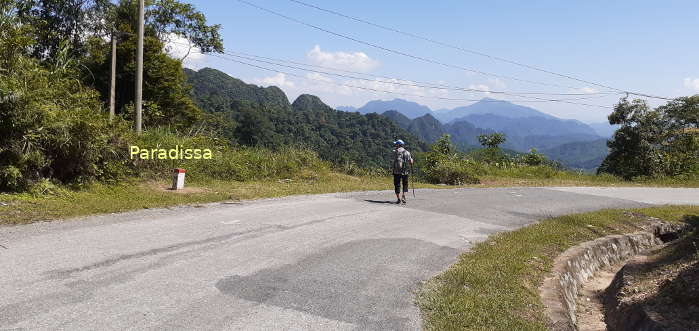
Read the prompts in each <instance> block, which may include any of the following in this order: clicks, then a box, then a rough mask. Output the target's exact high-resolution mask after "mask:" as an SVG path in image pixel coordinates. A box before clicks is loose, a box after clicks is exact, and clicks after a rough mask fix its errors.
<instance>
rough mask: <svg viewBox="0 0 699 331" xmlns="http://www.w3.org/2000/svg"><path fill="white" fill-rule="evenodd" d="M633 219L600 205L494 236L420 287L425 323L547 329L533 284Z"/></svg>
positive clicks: (690, 211) (660, 213) (677, 209)
mask: <svg viewBox="0 0 699 331" xmlns="http://www.w3.org/2000/svg"><path fill="white" fill-rule="evenodd" d="M633 211H634V212H638V213H642V214H645V215H648V216H654V217H659V218H662V219H665V220H668V221H681V220H689V219H690V218H694V219H696V218H697V217H699V216H697V215H699V206H665V207H654V208H643V209H636V210H633ZM634 222H636V219H634V218H633V217H631V216H627V214H625V213H624V211H623V210H602V211H596V212H591V213H584V214H575V215H567V216H561V217H555V218H551V219H547V220H544V221H541V222H539V223H537V224H534V225H531V226H527V227H524V228H522V229H519V230H516V231H512V232H507V233H501V234H497V235H494V236H493V237H491V238H490V239H489V240H487V241H485V242H482V243H479V244H477V245H476V246H474V247H473V249H472V250H471V251H469V252H468V253H465V254H463V255H461V257H460V258H459V261H458V262H457V263H456V264H454V265H453V266H451V267H450V268H449V269H448V270H447V271H445V272H444V273H442V274H440V275H438V276H437V277H435V278H433V279H432V280H430V281H429V282H428V283H427V284H425V286H423V288H422V289H421V290H420V291H419V293H418V305H419V306H420V308H421V310H422V313H423V317H424V326H425V328H426V329H428V330H546V329H547V328H546V323H547V320H546V317H545V315H544V306H543V305H542V303H541V301H540V299H539V291H538V288H539V286H540V285H541V283H542V281H543V278H544V277H545V275H546V274H547V273H548V272H549V271H550V270H551V267H552V264H553V260H554V259H555V258H556V256H558V255H559V254H560V253H562V252H563V251H565V250H566V249H568V248H570V247H572V246H574V245H577V244H579V243H582V242H585V241H589V240H593V239H595V238H598V237H602V236H606V235H610V234H620V233H627V232H633V231H635V230H636V228H635V226H634Z"/></svg>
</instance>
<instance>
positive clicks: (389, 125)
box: [186, 68, 427, 167]
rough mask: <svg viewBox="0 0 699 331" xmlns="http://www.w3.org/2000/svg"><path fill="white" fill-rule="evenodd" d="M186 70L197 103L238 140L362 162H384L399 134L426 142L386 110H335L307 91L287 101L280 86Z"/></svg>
mask: <svg viewBox="0 0 699 331" xmlns="http://www.w3.org/2000/svg"><path fill="white" fill-rule="evenodd" d="M186 74H187V77H188V82H189V83H190V84H191V85H192V98H193V99H194V101H195V103H196V104H197V105H198V106H199V107H200V108H201V109H203V110H204V111H205V112H206V113H208V114H213V115H215V116H216V118H217V120H219V122H220V121H228V122H230V123H231V124H229V125H227V126H226V127H224V128H223V131H224V135H225V136H226V137H228V138H231V139H233V140H234V141H236V142H238V143H242V144H246V145H261V146H267V147H274V146H281V145H296V146H302V147H308V148H310V149H312V150H314V151H317V152H318V153H319V154H320V156H321V157H322V158H324V159H326V160H328V161H331V162H333V163H335V164H338V165H345V164H356V165H359V166H363V167H386V166H387V165H388V164H389V158H390V153H389V151H390V149H391V147H392V145H391V143H392V142H393V141H395V140H396V139H399V138H400V139H403V140H405V141H406V142H407V144H408V147H409V148H411V149H413V150H416V151H423V150H426V148H427V145H426V144H425V143H424V142H422V141H421V140H420V139H418V138H417V137H415V136H414V135H412V134H410V133H408V132H407V131H406V130H404V129H403V128H401V127H399V126H398V125H396V124H395V123H393V122H392V121H391V120H390V119H388V118H387V117H385V116H382V115H378V114H367V115H362V114H358V113H348V112H342V111H337V110H335V109H333V108H331V107H329V106H328V105H326V104H325V103H323V102H322V101H321V100H320V99H319V98H318V97H316V96H313V95H307V94H305V95H301V96H299V97H298V98H297V99H296V100H295V101H294V102H293V104H289V101H288V100H287V97H286V95H285V94H284V93H283V92H282V91H281V90H280V89H278V88H276V87H268V88H263V87H259V86H255V85H250V84H245V83H244V82H242V81H240V80H238V79H236V78H233V77H230V76H228V75H227V74H225V73H223V72H221V71H218V70H215V69H209V68H206V69H201V70H199V71H193V70H187V71H186Z"/></svg>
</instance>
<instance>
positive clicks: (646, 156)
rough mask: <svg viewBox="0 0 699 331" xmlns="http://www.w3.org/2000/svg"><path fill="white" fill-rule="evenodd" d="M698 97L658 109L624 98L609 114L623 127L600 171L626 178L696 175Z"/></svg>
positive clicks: (697, 156) (679, 100)
mask: <svg viewBox="0 0 699 331" xmlns="http://www.w3.org/2000/svg"><path fill="white" fill-rule="evenodd" d="M697 112H699V96H693V97H687V98H678V99H676V100H673V101H670V102H669V103H668V104H666V105H664V106H661V107H658V108H656V109H652V108H650V107H649V106H648V105H647V104H646V102H645V101H643V100H638V99H637V100H633V101H629V100H628V99H626V98H623V99H621V100H620V101H619V103H618V104H617V105H616V106H615V107H614V111H613V112H612V113H611V114H610V115H609V123H611V124H619V125H621V127H620V128H619V129H618V130H617V131H616V132H615V133H614V137H613V138H612V140H610V141H609V142H608V143H607V145H608V147H609V149H610V152H609V155H608V156H607V158H606V159H605V160H604V161H603V162H602V165H601V166H600V168H599V169H598V172H599V173H602V172H605V173H610V174H614V175H617V176H620V177H622V178H625V179H632V178H634V177H641V176H646V177H655V176H675V175H681V174H691V173H694V174H696V173H697V171H698V170H699V169H698V167H699V166H698V163H699V140H698V139H699V138H698V136H697V125H698V120H697V115H696V114H697Z"/></svg>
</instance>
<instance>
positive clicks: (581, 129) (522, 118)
mask: <svg viewBox="0 0 699 331" xmlns="http://www.w3.org/2000/svg"><path fill="white" fill-rule="evenodd" d="M338 109H340V110H345V111H356V112H359V113H361V114H369V113H378V114H383V115H384V116H386V117H388V118H390V119H391V120H393V121H394V122H395V123H396V124H398V125H399V126H400V127H402V128H404V129H406V130H407V131H409V132H411V133H413V134H414V135H416V136H417V137H419V138H421V139H423V140H425V141H427V142H433V141H434V140H436V139H437V138H439V137H440V136H441V135H442V134H445V133H448V134H450V135H451V136H452V140H453V141H454V143H455V144H456V145H457V146H459V147H460V148H461V149H462V150H464V149H469V148H473V147H475V146H476V145H478V141H477V137H478V135H481V134H488V133H493V132H501V133H504V134H505V135H506V136H507V142H506V143H505V145H504V147H505V148H509V149H512V150H515V151H518V152H528V151H529V150H530V149H531V148H536V149H537V150H538V151H539V152H542V153H544V154H545V155H547V156H548V157H550V158H552V159H555V160H558V161H561V162H562V163H564V164H565V165H568V166H570V167H573V168H580V169H587V170H592V169H594V168H596V167H597V166H599V164H600V163H601V162H602V160H603V159H604V157H605V156H606V155H607V148H606V138H608V137H610V136H611V135H612V134H613V132H614V130H615V128H614V127H612V126H611V125H609V124H606V125H605V124H604V123H597V124H595V126H594V127H593V126H591V125H588V124H585V123H583V122H580V121H578V120H569V119H561V118H557V117H555V116H552V115H549V114H546V113H543V112H540V111H538V110H536V109H534V108H531V107H526V106H521V105H516V104H513V103H510V102H506V101H502V100H495V99H489V98H484V99H482V100H480V101H478V102H476V103H474V104H471V105H468V106H463V107H457V108H454V109H443V110H437V111H433V110H432V109H430V108H429V107H427V106H424V105H420V104H418V103H415V102H411V101H406V100H402V99H394V100H389V101H384V100H375V101H370V102H368V103H367V104H366V105H365V106H363V107H360V108H353V107H338Z"/></svg>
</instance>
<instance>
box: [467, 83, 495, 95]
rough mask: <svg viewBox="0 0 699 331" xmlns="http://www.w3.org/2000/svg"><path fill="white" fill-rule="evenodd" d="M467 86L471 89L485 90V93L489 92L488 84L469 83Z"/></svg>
mask: <svg viewBox="0 0 699 331" xmlns="http://www.w3.org/2000/svg"><path fill="white" fill-rule="evenodd" d="M468 88H469V89H472V90H479V91H486V92H485V94H490V92H489V91H490V86H488V85H485V84H471V85H469V86H468Z"/></svg>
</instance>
